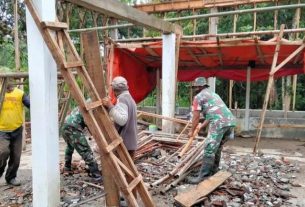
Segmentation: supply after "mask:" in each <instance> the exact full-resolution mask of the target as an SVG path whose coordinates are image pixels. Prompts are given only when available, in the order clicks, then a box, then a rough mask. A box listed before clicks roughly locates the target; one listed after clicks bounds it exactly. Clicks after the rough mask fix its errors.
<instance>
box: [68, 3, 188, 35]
mask: <svg viewBox="0 0 305 207" xmlns="http://www.w3.org/2000/svg"><path fill="white" fill-rule="evenodd" d="M66 1H68V2H71V3H73V4H76V5H79V6H82V7H84V8H86V9H89V10H93V11H95V12H98V13H102V14H105V15H107V16H111V17H115V18H118V19H123V20H127V21H129V22H131V23H133V24H136V25H141V26H144V27H150V28H153V29H156V30H158V31H162V32H165V33H172V32H173V33H176V34H182V29H181V27H180V26H179V25H176V24H172V23H170V22H167V21H164V20H161V19H158V18H157V17H155V16H152V15H148V14H147V13H145V12H143V11H140V10H138V9H135V8H132V7H130V6H128V5H127V4H124V3H121V2H119V1H117V0H66Z"/></svg>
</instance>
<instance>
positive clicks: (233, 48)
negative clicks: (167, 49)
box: [108, 39, 305, 103]
mask: <svg viewBox="0 0 305 207" xmlns="http://www.w3.org/2000/svg"><path fill="white" fill-rule="evenodd" d="M286 42H288V41H286V40H283V43H282V45H281V48H280V51H279V55H278V61H277V64H279V63H280V62H282V61H283V60H284V59H285V58H287V57H288V56H289V55H290V54H291V53H292V52H293V51H295V50H296V49H297V48H298V47H299V46H300V43H293V44H291V43H290V42H289V44H288V43H287V44H286ZM143 45H146V46H149V47H150V48H151V49H153V51H154V54H151V53H149V50H147V49H145V48H144V47H142V46H140V45H139V47H137V48H133V49H124V48H116V49H115V51H114V62H113V76H112V77H113V78H114V77H116V76H123V77H125V78H126V79H127V81H128V85H129V89H130V93H131V95H132V96H133V97H134V99H135V101H136V102H137V103H138V102H140V101H142V100H143V99H144V98H145V97H146V96H147V95H148V94H149V93H150V92H151V91H152V90H153V89H154V88H155V85H156V68H160V69H161V68H162V59H161V57H162V42H154V43H145V44H143ZM275 45H276V42H275V39H272V40H269V41H264V42H263V41H260V46H259V49H260V50H261V53H262V54H263V56H264V57H263V61H264V62H263V63H262V62H261V59H260V57H259V53H258V51H257V50H258V49H257V46H256V45H255V43H254V41H253V40H235V41H230V42H229V41H220V47H219V48H220V49H219V48H218V45H217V42H215V41H212V40H205V41H197V42H187V41H184V42H181V45H180V52H179V69H178V80H179V81H193V80H194V79H195V78H196V77H199V76H203V77H217V78H222V79H230V80H235V81H246V73H247V72H246V69H247V66H248V63H249V61H250V60H252V61H255V63H256V65H255V67H254V68H253V69H251V81H262V80H267V79H268V77H269V72H270V68H271V64H272V60H273V54H274V50H275ZM219 51H220V52H221V58H220V57H219V55H218V54H219ZM301 53H303V55H302V56H301V57H303V56H304V55H305V54H304V51H302V52H301ZM156 54H157V55H158V56H156ZM194 55H196V56H197V60H198V61H195V59H194ZM303 58H305V56H304V57H303ZM294 60H295V58H293V59H292V60H291V61H290V62H288V63H287V64H286V65H285V66H284V67H283V68H282V69H280V70H279V71H277V72H276V73H275V75H274V77H275V78H279V77H282V76H288V75H295V74H301V73H305V66H303V65H300V64H293V61H294ZM221 61H222V62H223V65H221ZM109 66H110V63H109V64H108V67H109ZM108 69H109V68H108ZM108 71H109V70H108ZM108 77H110V74H108ZM163 81H166V80H163Z"/></svg>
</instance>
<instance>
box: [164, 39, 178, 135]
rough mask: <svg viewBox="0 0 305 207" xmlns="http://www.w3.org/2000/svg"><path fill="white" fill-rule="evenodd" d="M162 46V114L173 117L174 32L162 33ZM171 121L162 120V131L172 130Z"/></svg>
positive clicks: (174, 86)
mask: <svg viewBox="0 0 305 207" xmlns="http://www.w3.org/2000/svg"><path fill="white" fill-rule="evenodd" d="M162 39H163V46H162V115H163V116H168V117H174V115H175V91H176V90H175V88H176V83H175V82H176V77H175V76H176V75H175V74H176V71H175V41H176V36H175V34H173V33H172V34H163V35H162ZM173 130H174V128H173V123H172V122H170V121H167V120H162V131H164V132H167V133H171V132H173Z"/></svg>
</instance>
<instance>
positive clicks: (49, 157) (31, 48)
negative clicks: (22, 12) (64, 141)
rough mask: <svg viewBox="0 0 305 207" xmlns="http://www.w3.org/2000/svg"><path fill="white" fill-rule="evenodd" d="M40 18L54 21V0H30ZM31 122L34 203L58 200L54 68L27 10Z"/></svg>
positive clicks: (43, 206)
mask: <svg viewBox="0 0 305 207" xmlns="http://www.w3.org/2000/svg"><path fill="white" fill-rule="evenodd" d="M33 3H34V6H35V8H36V9H37V11H38V15H39V16H40V18H41V19H42V20H43V21H55V17H56V13H55V0H33ZM26 24H27V43H28V55H29V57H28V60H29V80H30V98H31V124H32V130H31V135H32V169H33V170H32V175H33V180H32V181H33V206H34V207H54V206H59V201H60V194H59V192H60V185H59V184H60V172H59V137H58V117H57V116H58V100H57V68H56V64H55V62H54V60H53V58H52V56H51V54H50V52H49V50H48V48H47V46H46V45H45V43H44V41H43V39H42V36H41V34H40V32H39V31H38V29H37V27H36V24H35V23H34V21H33V19H32V16H31V15H30V13H29V12H28V11H27V12H26Z"/></svg>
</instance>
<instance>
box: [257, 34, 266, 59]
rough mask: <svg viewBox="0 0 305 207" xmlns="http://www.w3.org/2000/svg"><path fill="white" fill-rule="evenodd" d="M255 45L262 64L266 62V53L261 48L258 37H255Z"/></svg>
mask: <svg viewBox="0 0 305 207" xmlns="http://www.w3.org/2000/svg"><path fill="white" fill-rule="evenodd" d="M254 42H255V47H256V53H257V54H258V57H259V59H260V62H261V63H262V64H265V59H264V54H263V52H262V50H261V48H260V45H259V44H258V38H257V37H254Z"/></svg>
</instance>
